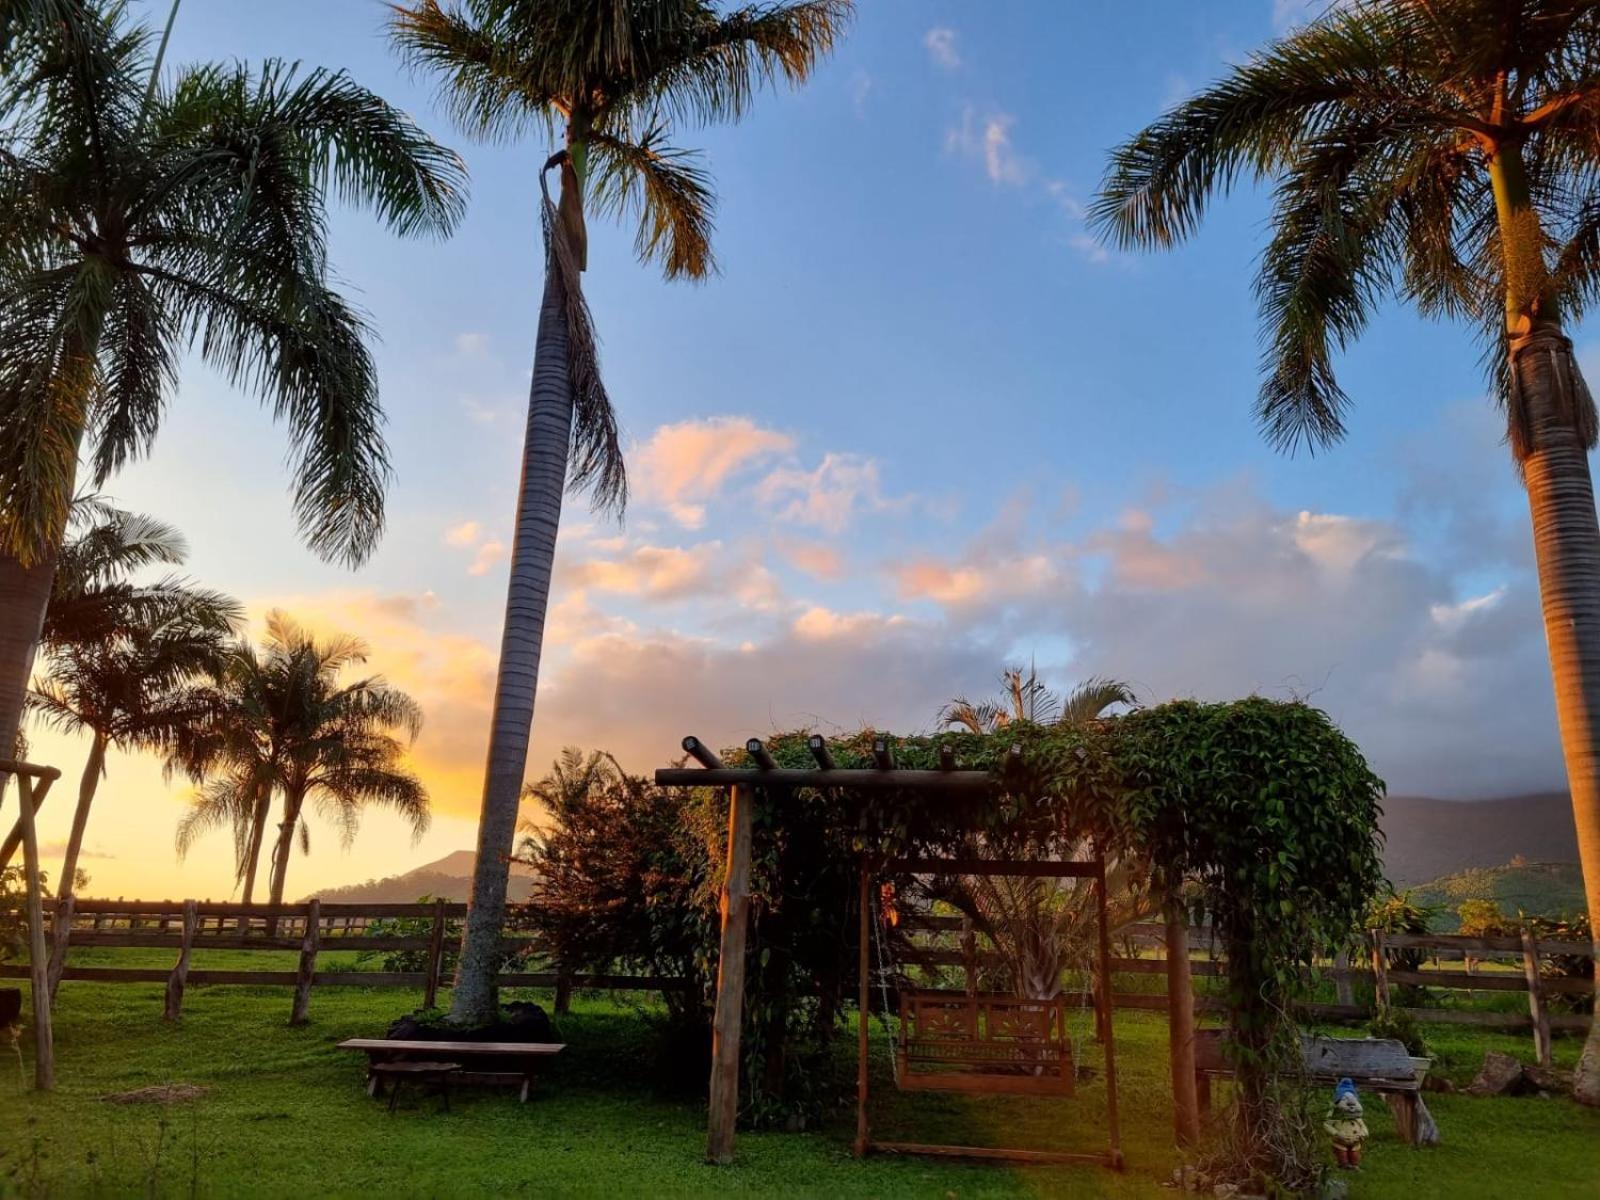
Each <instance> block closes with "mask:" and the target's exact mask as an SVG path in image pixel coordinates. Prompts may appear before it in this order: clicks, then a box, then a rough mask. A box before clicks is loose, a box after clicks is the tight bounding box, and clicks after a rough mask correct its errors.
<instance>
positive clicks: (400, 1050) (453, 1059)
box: [339, 1038, 566, 1104]
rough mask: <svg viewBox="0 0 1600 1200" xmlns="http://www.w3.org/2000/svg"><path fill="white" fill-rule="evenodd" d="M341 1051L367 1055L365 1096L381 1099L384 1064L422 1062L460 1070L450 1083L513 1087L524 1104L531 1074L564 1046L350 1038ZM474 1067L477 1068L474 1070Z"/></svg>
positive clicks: (341, 1047) (545, 1043)
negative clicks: (382, 1067) (360, 1051)
mask: <svg viewBox="0 0 1600 1200" xmlns="http://www.w3.org/2000/svg"><path fill="white" fill-rule="evenodd" d="M339 1049H341V1050H364V1051H366V1055H367V1095H369V1096H373V1097H377V1096H381V1095H383V1076H384V1074H385V1072H384V1071H382V1070H381V1069H378V1068H380V1067H381V1066H383V1065H384V1064H389V1063H403V1062H415V1061H424V1062H428V1063H431V1064H434V1065H435V1066H437V1065H438V1064H439V1063H441V1062H442V1063H452V1064H455V1065H457V1066H459V1067H460V1068H461V1070H460V1071H458V1072H454V1073H452V1075H451V1076H450V1078H451V1081H452V1082H454V1083H464V1084H485V1085H496V1084H514V1085H517V1086H518V1087H520V1089H521V1093H520V1094H521V1100H522V1102H523V1103H524V1104H526V1103H527V1102H528V1097H529V1096H530V1095H532V1094H533V1085H534V1073H535V1072H536V1071H537V1070H538V1068H539V1067H540V1065H541V1064H543V1063H544V1062H545V1061H546V1060H548V1059H550V1058H552V1057H554V1056H555V1055H557V1054H560V1053H561V1052H562V1051H563V1050H565V1049H566V1046H565V1045H564V1044H562V1043H558V1042H427V1041H402V1040H398V1039H395V1038H349V1039H348V1040H346V1041H343V1042H340V1043H339ZM474 1064H477V1065H476V1067H475V1066H474Z"/></svg>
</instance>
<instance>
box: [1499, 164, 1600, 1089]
mask: <svg viewBox="0 0 1600 1200" xmlns="http://www.w3.org/2000/svg"><path fill="white" fill-rule="evenodd" d="M1489 177H1490V181H1491V183H1492V185H1493V187H1494V197H1495V210H1496V215H1497V217H1498V220H1499V226H1500V241H1501V247H1502V253H1503V254H1504V256H1505V263H1504V266H1505V278H1506V281H1507V284H1506V296H1505V304H1506V331H1507V338H1508V340H1509V348H1510V367H1511V381H1510V382H1511V406H1510V418H1511V421H1510V440H1511V446H1512V451H1513V453H1514V454H1515V455H1516V458H1517V461H1518V463H1519V464H1520V466H1521V468H1522V477H1523V482H1524V484H1525V486H1526V487H1527V491H1528V512H1529V515H1530V516H1531V517H1532V519H1533V550H1534V558H1535V561H1536V563H1537V565H1538V571H1539V600H1540V605H1541V607H1542V608H1543V610H1544V632H1545V642H1546V645H1547V647H1548V650H1549V654H1550V676H1551V681H1552V682H1553V684H1554V685H1555V698H1556V721H1557V724H1558V725H1559V726H1560V730H1561V752H1562V757H1563V758H1564V759H1565V760H1566V767H1567V788H1568V790H1569V792H1570V793H1571V796H1572V817H1573V823H1574V824H1575V825H1576V827H1577V832H1578V859H1579V862H1580V863H1581V864H1582V867H1583V884H1584V896H1585V899H1586V901H1587V903H1588V907H1589V923H1590V930H1591V934H1592V935H1594V936H1595V938H1596V940H1595V947H1596V950H1597V951H1600V522H1597V520H1596V517H1595V509H1594V482H1593V480H1592V479H1591V478H1590V474H1589V453H1588V448H1589V447H1590V446H1592V445H1594V442H1595V423H1596V416H1595V409H1594V402H1593V400H1592V398H1591V397H1590V395H1589V391H1588V388H1587V386H1586V385H1585V384H1584V381H1583V375H1582V373H1581V372H1580V371H1579V370H1578V364H1577V362H1576V361H1575V360H1574V358H1573V355H1572V342H1571V341H1570V340H1569V339H1568V338H1567V337H1566V336H1565V335H1564V334H1563V332H1562V329H1561V320H1560V314H1559V311H1558V309H1557V306H1556V304H1555V302H1554V299H1553V298H1552V297H1551V296H1550V295H1549V294H1548V288H1547V279H1546V276H1545V264H1544V251H1543V246H1544V235H1543V229H1542V228H1541V225H1540V222H1539V214H1538V211H1537V210H1536V209H1535V208H1534V207H1533V204H1532V201H1531V199H1530V190H1529V186H1528V177H1527V168H1526V165H1525V164H1524V162H1523V159H1522V151H1521V147H1520V146H1516V145H1502V146H1501V147H1499V150H1498V152H1497V153H1496V154H1495V155H1494V157H1493V158H1492V159H1491V160H1490V164H1489ZM1596 982H1597V984H1600V974H1597V976H1596ZM1597 1007H1600V1006H1597ZM1596 1015H1597V1016H1600V1013H1597V1014H1596ZM1573 1090H1574V1094H1575V1095H1576V1096H1577V1097H1578V1099H1579V1100H1582V1101H1583V1102H1584V1103H1586V1104H1591V1105H1600V1025H1597V1024H1596V1022H1595V1021H1594V1020H1591V1021H1590V1024H1589V1037H1588V1040H1587V1042H1586V1043H1585V1044H1584V1049H1583V1055H1582V1057H1581V1059H1580V1061H1579V1063H1578V1073H1577V1077H1576V1079H1575V1081H1574V1089H1573Z"/></svg>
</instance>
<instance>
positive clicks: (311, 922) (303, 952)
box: [289, 900, 322, 1025]
mask: <svg viewBox="0 0 1600 1200" xmlns="http://www.w3.org/2000/svg"><path fill="white" fill-rule="evenodd" d="M321 940H322V901H321V900H313V901H312V902H311V903H310V904H308V905H306V935H305V937H304V939H302V941H301V942H300V970H299V973H298V975H297V977H296V979H295V985H294V1008H293V1009H292V1010H291V1011H290V1013H289V1024H291V1025H304V1024H305V1023H306V1021H307V1019H308V1018H307V1015H306V1014H307V1013H308V1012H309V1011H310V1009H311V983H312V980H314V979H315V978H316V973H317V948H318V946H319V945H320V943H321Z"/></svg>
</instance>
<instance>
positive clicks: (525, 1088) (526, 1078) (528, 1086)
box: [518, 1071, 533, 1104]
mask: <svg viewBox="0 0 1600 1200" xmlns="http://www.w3.org/2000/svg"><path fill="white" fill-rule="evenodd" d="M531 1095H533V1072H532V1071H529V1072H528V1073H527V1074H525V1075H523V1077H522V1094H521V1096H520V1097H519V1098H518V1103H520V1104H526V1103H527V1102H528V1097H529V1096H531Z"/></svg>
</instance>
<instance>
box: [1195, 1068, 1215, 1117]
mask: <svg viewBox="0 0 1600 1200" xmlns="http://www.w3.org/2000/svg"><path fill="white" fill-rule="evenodd" d="M1194 1098H1195V1103H1196V1105H1197V1107H1198V1108H1199V1109H1200V1112H1201V1115H1204V1114H1206V1113H1208V1112H1210V1111H1211V1076H1209V1075H1202V1074H1201V1073H1200V1072H1199V1071H1196V1072H1195V1073H1194Z"/></svg>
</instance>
